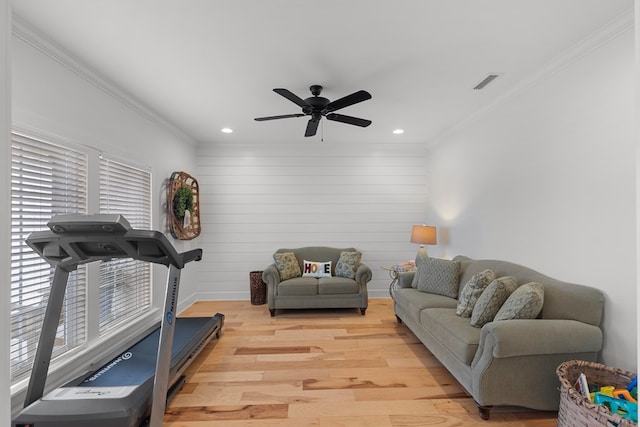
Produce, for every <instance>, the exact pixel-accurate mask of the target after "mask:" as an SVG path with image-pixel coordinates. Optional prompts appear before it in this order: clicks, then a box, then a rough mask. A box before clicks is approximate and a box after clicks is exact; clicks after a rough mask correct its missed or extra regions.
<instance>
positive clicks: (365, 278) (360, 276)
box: [356, 263, 373, 286]
mask: <svg viewBox="0 0 640 427" xmlns="http://www.w3.org/2000/svg"><path fill="white" fill-rule="evenodd" d="M372 277H373V273H372V272H371V268H369V267H368V266H367V265H366V264H362V263H360V265H359V266H358V269H357V270H356V282H357V283H358V284H360V285H362V286H364V285H366V284H367V283H369V281H370V280H371V278H372Z"/></svg>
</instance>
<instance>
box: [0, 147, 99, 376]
mask: <svg viewBox="0 0 640 427" xmlns="http://www.w3.org/2000/svg"><path fill="white" fill-rule="evenodd" d="M86 212H87V154H86V153H83V152H80V151H77V150H74V149H70V148H69V147H62V146H59V145H55V144H51V143H48V142H44V141H38V140H35V139H31V138H27V137H23V136H19V135H15V134H14V135H12V141H11V347H10V352H11V354H10V359H11V380H12V382H13V381H15V380H18V379H21V378H24V377H25V376H26V375H27V374H28V373H29V371H30V369H31V365H32V364H33V359H34V356H35V350H36V347H37V343H38V338H39V335H40V328H41V325H42V321H43V317H44V310H45V307H46V304H47V300H48V297H49V290H50V287H51V279H52V277H53V271H54V268H53V267H51V266H50V265H49V264H48V263H47V262H45V261H44V260H43V259H42V258H40V257H39V256H38V255H37V254H35V253H34V252H33V251H32V250H31V249H30V248H29V247H28V246H27V244H26V243H25V239H26V237H27V236H28V235H29V234H30V233H31V232H33V231H37V230H43V229H46V224H47V222H48V221H49V220H50V219H51V217H52V216H54V215H56V214H63V213H86ZM85 297H86V270H85V268H79V269H78V270H77V271H75V272H73V273H71V275H70V277H69V282H68V285H67V292H66V295H65V301H64V305H63V308H62V314H61V321H60V324H59V325H58V331H57V336H56V341H55V346H54V350H53V355H54V356H58V355H60V354H62V353H64V352H66V351H68V350H71V349H73V348H76V347H78V346H80V345H82V344H84V342H85V340H86V313H85V307H86V303H85Z"/></svg>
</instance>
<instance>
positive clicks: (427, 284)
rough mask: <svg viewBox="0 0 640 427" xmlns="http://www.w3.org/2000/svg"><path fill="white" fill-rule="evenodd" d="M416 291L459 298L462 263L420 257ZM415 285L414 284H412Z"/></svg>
mask: <svg viewBox="0 0 640 427" xmlns="http://www.w3.org/2000/svg"><path fill="white" fill-rule="evenodd" d="M416 269H417V271H416V278H417V279H415V281H416V286H415V287H416V289H418V290H419V291H422V292H429V293H432V294H438V295H444V296H447V297H451V298H457V297H458V287H459V285H460V284H459V282H458V279H459V275H460V263H459V262H458V261H449V260H446V259H439V258H429V257H427V258H423V257H418V260H417V262H416ZM412 285H413V284H412Z"/></svg>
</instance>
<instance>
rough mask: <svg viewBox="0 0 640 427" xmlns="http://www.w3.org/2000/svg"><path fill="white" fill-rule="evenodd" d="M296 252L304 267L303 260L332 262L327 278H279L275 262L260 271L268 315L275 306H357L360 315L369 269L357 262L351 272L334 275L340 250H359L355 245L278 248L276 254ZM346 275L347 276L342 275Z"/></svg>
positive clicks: (364, 298) (301, 266)
mask: <svg viewBox="0 0 640 427" xmlns="http://www.w3.org/2000/svg"><path fill="white" fill-rule="evenodd" d="M290 252H293V253H294V254H295V258H296V260H297V263H298V267H299V268H300V271H301V272H302V271H303V270H304V265H303V262H304V261H305V260H307V261H316V262H327V261H331V276H330V277H319V278H316V277H300V276H298V277H293V278H288V279H286V280H281V271H280V270H278V266H277V265H276V263H273V264H271V265H269V266H268V267H267V268H266V269H265V270H264V271H263V272H262V280H263V281H264V282H265V283H266V284H267V303H268V306H269V312H270V313H271V316H275V314H276V310H278V309H301V308H351V307H353V308H359V309H360V313H361V314H362V315H364V314H365V311H366V310H367V307H368V293H367V283H368V282H369V281H370V280H371V277H372V274H371V269H370V268H369V267H368V266H367V265H365V264H363V263H362V262H359V260H358V262H357V264H356V265H355V266H354V268H353V271H352V274H343V275H342V276H339V275H336V269H337V268H338V267H339V266H338V262H339V261H340V259H341V254H342V253H343V252H349V253H353V252H356V253H359V252H358V251H357V250H356V249H354V248H331V247H326V246H309V247H303V248H296V249H286V248H283V249H278V250H277V251H276V253H275V254H274V256H275V255H276V254H278V253H290ZM344 276H347V277H344Z"/></svg>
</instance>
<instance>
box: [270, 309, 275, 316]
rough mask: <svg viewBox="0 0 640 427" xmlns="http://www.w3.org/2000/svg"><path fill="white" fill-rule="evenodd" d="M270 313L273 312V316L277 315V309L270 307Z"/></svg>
mask: <svg viewBox="0 0 640 427" xmlns="http://www.w3.org/2000/svg"><path fill="white" fill-rule="evenodd" d="M269 313H271V317H273V316H275V315H276V310H275V309H273V308H270V309H269Z"/></svg>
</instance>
